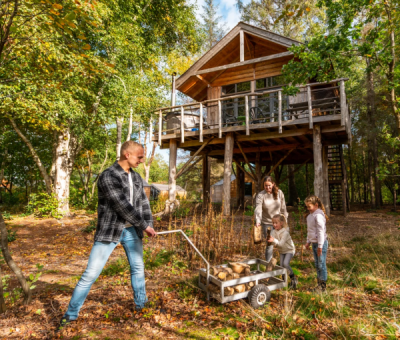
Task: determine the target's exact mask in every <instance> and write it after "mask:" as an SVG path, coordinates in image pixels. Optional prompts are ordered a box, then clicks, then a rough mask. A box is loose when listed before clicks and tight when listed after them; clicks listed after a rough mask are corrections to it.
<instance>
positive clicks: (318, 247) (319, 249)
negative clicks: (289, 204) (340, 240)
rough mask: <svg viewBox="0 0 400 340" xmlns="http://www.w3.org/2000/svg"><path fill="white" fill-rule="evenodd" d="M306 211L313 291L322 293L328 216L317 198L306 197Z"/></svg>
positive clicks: (324, 279) (325, 272) (323, 288)
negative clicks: (314, 277) (314, 276)
mask: <svg viewBox="0 0 400 340" xmlns="http://www.w3.org/2000/svg"><path fill="white" fill-rule="evenodd" d="M304 202H305V204H306V206H307V210H308V211H309V213H308V215H307V244H306V245H305V247H306V249H309V247H310V244H311V245H312V250H313V254H314V261H315V268H316V269H317V280H318V285H317V287H316V288H314V289H313V291H315V292H324V291H325V290H326V280H327V279H328V271H327V269H326V255H327V253H328V239H327V235H326V221H327V219H328V216H327V215H326V212H325V207H324V205H323V204H322V202H321V200H320V199H319V198H318V197H317V196H314V195H313V196H308V197H307V198H306V199H305V200H304Z"/></svg>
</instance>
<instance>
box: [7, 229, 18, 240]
mask: <svg viewBox="0 0 400 340" xmlns="http://www.w3.org/2000/svg"><path fill="white" fill-rule="evenodd" d="M16 239H17V232H16V231H15V230H11V229H8V230H7V241H8V243H11V242H14V241H15V240H16Z"/></svg>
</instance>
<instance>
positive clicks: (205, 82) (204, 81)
mask: <svg viewBox="0 0 400 340" xmlns="http://www.w3.org/2000/svg"><path fill="white" fill-rule="evenodd" d="M196 77H197V78H199V79H200V80H201V81H202V82H203V83H204V84H206V85H207V86H208V85H211V83H210V82H209V81H208V80H207V79H205V78H203V77H202V76H201V75H200V74H197V75H196Z"/></svg>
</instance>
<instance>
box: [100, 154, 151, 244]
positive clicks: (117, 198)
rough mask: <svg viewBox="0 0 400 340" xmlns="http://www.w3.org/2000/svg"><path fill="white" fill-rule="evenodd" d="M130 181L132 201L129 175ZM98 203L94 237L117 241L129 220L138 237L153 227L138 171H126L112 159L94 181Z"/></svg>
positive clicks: (101, 239)
mask: <svg viewBox="0 0 400 340" xmlns="http://www.w3.org/2000/svg"><path fill="white" fill-rule="evenodd" d="M128 175H129V176H131V177H132V182H133V201H132V202H133V204H132V205H131V204H130V202H129V200H130V192H129V178H128ZM97 188H98V196H99V205H98V208H97V213H98V221H97V229H96V234H95V235H94V240H95V241H105V242H118V241H119V239H120V237H121V234H122V231H123V230H124V228H125V223H126V222H128V223H131V224H132V225H133V226H134V227H135V228H136V231H137V234H138V236H139V237H140V238H143V230H145V229H146V228H147V227H148V226H150V227H153V216H152V215H151V209H150V203H149V200H148V199H147V196H146V194H145V193H144V190H143V181H142V178H141V177H140V175H139V174H138V173H137V172H135V171H133V170H132V169H130V171H129V174H128V173H127V172H126V171H125V170H124V169H122V167H121V166H120V165H119V164H118V162H115V163H114V164H113V165H112V166H110V167H109V168H108V169H106V170H104V171H103V173H102V174H101V175H100V178H99V181H98V183H97Z"/></svg>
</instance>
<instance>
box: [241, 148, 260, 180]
mask: <svg viewBox="0 0 400 340" xmlns="http://www.w3.org/2000/svg"><path fill="white" fill-rule="evenodd" d="M236 143H237V145H238V147H239V149H240V152H241V153H242V155H243V158H244V161H245V162H246V164H247V166H248V167H249V170H250V171H251V173H252V174H253V177H254V178H257V175H256V174H255V172H254V170H253V168H252V167H251V166H250V163H249V160H248V159H247V156H246V154H245V153H244V152H243V149H242V146H241V145H240V143H239V142H238V141H236Z"/></svg>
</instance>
